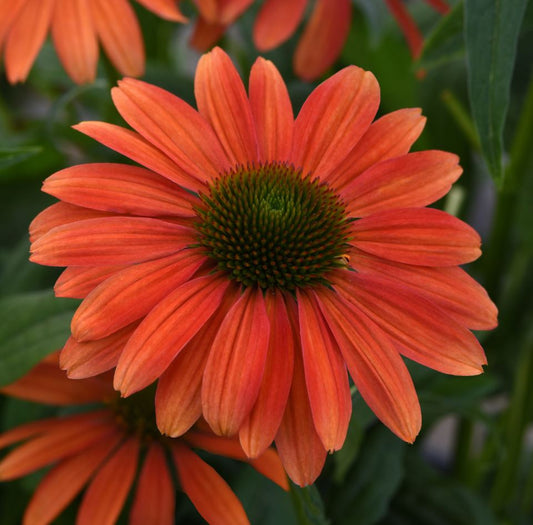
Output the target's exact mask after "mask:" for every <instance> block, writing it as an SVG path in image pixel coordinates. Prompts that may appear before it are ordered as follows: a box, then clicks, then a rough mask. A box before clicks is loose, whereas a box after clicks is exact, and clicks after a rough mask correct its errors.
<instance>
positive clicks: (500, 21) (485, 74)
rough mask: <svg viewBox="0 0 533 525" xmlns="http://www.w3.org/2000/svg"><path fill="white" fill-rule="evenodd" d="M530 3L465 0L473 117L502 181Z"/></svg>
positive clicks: (521, 0) (487, 156)
mask: <svg viewBox="0 0 533 525" xmlns="http://www.w3.org/2000/svg"><path fill="white" fill-rule="evenodd" d="M526 4H527V0H465V43H466V52H467V65H468V88H469V93H470V104H471V106H472V115H473V117H474V121H475V123H476V127H477V130H478V133H479V138H480V141H481V148H482V151H483V154H484V156H485V160H486V162H487V165H488V167H489V170H490V172H491V174H492V176H493V177H494V179H495V180H496V182H498V183H501V182H502V178H503V170H502V152H503V126H504V123H505V118H506V116H507V108H508V105H509V90H510V85H511V76H512V73H513V66H514V62H515V57H516V43H517V40H518V34H519V31H520V26H521V23H522V18H523V16H524V12H525V8H526Z"/></svg>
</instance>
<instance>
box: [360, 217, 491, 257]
mask: <svg viewBox="0 0 533 525" xmlns="http://www.w3.org/2000/svg"><path fill="white" fill-rule="evenodd" d="M350 230H351V231H350V233H351V236H352V239H351V241H350V243H351V244H352V245H353V246H355V247H356V248H359V249H361V250H363V251H364V252H367V253H371V254H372V255H377V256H378V257H383V258H384V259H389V260H391V261H396V262H402V263H407V264H415V265H418V266H456V265H458V264H465V263H468V262H471V261H474V260H476V259H477V258H478V257H479V256H480V255H481V250H480V248H479V247H480V244H481V240H480V238H479V235H478V234H477V232H476V231H475V230H474V229H473V228H471V227H470V226H468V224H466V223H464V222H463V221H460V220H459V219H457V218H456V217H453V216H451V215H449V214H448V213H445V212H443V211H440V210H435V209H433V208H407V209H401V210H390V211H383V212H380V213H374V214H373V215H369V216H368V217H363V218H362V219H359V220H357V221H355V222H354V223H352V225H351V228H350Z"/></svg>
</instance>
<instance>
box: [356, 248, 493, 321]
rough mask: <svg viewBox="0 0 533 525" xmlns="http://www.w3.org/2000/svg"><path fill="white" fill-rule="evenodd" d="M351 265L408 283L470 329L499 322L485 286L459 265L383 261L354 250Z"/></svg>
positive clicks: (361, 270)
mask: <svg viewBox="0 0 533 525" xmlns="http://www.w3.org/2000/svg"><path fill="white" fill-rule="evenodd" d="M351 265H352V266H353V268H354V269H355V270H356V271H357V272H363V273H366V272H370V273H376V274H378V275H381V276H383V277H385V278H388V279H392V280H394V281H400V282H401V283H402V284H404V285H406V286H409V287H410V288H412V289H413V291H414V292H415V293H418V294H420V295H422V296H424V297H425V298H426V299H429V300H430V301H431V302H433V303H434V304H435V305H437V306H438V307H439V308H442V310H444V311H445V312H446V314H448V315H449V316H450V317H453V318H454V319H455V320H456V321H457V322H458V323H460V324H463V325H465V326H466V327H467V328H470V329H471V330H491V329H492V328H495V327H496V326H497V324H498V319H497V316H498V310H497V308H496V305H495V304H494V303H493V302H492V301H491V300H490V298H489V296H488V294H487V292H486V291H485V289H484V288H483V287H482V286H481V285H480V284H479V283H477V282H476V281H475V280H474V279H472V277H470V276H469V275H468V274H467V273H466V272H465V271H464V270H462V269H461V268H458V267H455V266H450V267H445V268H430V267H425V266H411V265H407V264H401V263H395V262H392V261H386V260H384V259H381V258H379V257H374V256H373V255H368V254H366V253H363V252H360V251H356V250H354V251H353V252H352V253H351Z"/></svg>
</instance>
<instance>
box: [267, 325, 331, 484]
mask: <svg viewBox="0 0 533 525" xmlns="http://www.w3.org/2000/svg"><path fill="white" fill-rule="evenodd" d="M293 330H294V327H293ZM276 448H277V450H278V454H279V457H280V459H281V462H282V463H283V467H284V468H285V471H286V472H287V475H288V476H289V478H291V480H292V481H294V483H296V484H297V485H299V486H300V487H304V486H306V485H311V484H312V483H313V482H314V481H315V480H316V478H317V477H318V475H319V474H320V472H321V471H322V467H323V466H324V462H325V461H326V456H327V451H326V449H325V448H324V445H323V444H322V441H321V439H320V437H319V435H318V434H317V432H316V429H315V424H314V422H313V415H312V413H311V406H310V405H309V396H308V394H307V387H306V385H305V374H304V366H303V362H302V356H301V349H300V347H299V345H298V347H297V348H296V352H295V357H294V376H293V380H292V386H291V392H290V394H289V399H288V401H287V407H286V409H285V414H284V416H283V420H282V421H281V425H280V427H279V430H278V433H277V435H276Z"/></svg>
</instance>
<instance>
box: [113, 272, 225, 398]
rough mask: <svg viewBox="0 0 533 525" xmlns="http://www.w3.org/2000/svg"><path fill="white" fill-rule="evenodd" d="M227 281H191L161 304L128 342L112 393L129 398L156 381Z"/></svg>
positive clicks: (215, 302)
mask: <svg viewBox="0 0 533 525" xmlns="http://www.w3.org/2000/svg"><path fill="white" fill-rule="evenodd" d="M228 284H229V281H227V279H225V278H221V277H217V276H215V275H207V276H205V277H200V278H198V279H194V280H192V281H189V282H187V283H185V284H184V285H182V286H180V287H179V288H177V289H176V290H174V292H172V293H171V294H170V295H168V296H167V297H166V298H165V299H164V300H163V301H161V302H160V303H159V304H158V305H157V306H156V307H155V308H154V309H153V310H152V311H151V312H150V313H149V314H148V315H147V316H146V317H145V318H144V320H143V321H142V323H141V324H140V326H139V328H137V330H136V331H135V333H134V334H133V336H132V337H131V338H130V340H129V341H128V344H127V345H126V347H125V348H124V351H123V352H122V355H121V356H120V359H119V362H118V365H117V368H116V371H115V382H114V387H115V390H120V391H121V392H122V394H123V395H124V396H128V395H130V394H133V393H134V392H137V391H138V390H141V389H142V388H144V387H146V386H148V385H149V384H150V383H152V382H153V381H155V380H156V379H157V378H158V377H159V376H160V375H161V374H162V373H163V372H164V371H165V370H166V369H167V368H168V366H169V365H170V363H171V362H172V361H173V359H174V358H175V357H176V356H177V355H178V353H179V352H180V351H181V350H182V348H183V347H184V346H185V345H186V344H187V343H188V342H189V341H190V340H191V339H192V337H193V336H194V335H195V334H196V333H197V332H198V331H199V330H200V328H202V326H204V324H205V323H206V322H207V321H208V320H209V318H210V317H211V316H212V315H213V314H214V312H215V311H216V310H217V309H218V307H219V305H220V303H221V301H222V297H223V295H224V291H225V290H226V288H227V287H228Z"/></svg>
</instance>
